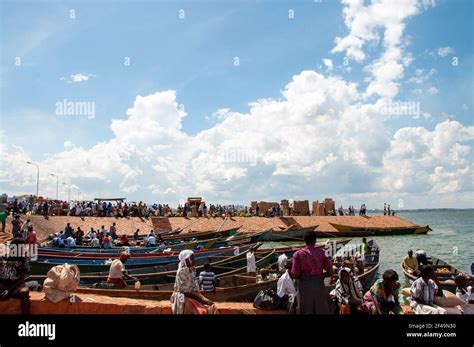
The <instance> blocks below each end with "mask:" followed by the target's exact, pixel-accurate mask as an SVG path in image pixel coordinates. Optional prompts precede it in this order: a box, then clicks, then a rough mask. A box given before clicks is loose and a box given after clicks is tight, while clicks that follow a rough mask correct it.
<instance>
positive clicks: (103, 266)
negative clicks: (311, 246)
mask: <svg viewBox="0 0 474 347" xmlns="http://www.w3.org/2000/svg"><path fill="white" fill-rule="evenodd" d="M252 246H254V247H258V246H259V244H257V245H242V246H239V247H225V248H215V249H212V250H206V251H202V252H199V251H198V252H195V257H196V259H200V258H205V257H209V256H230V255H233V254H234V252H235V249H236V248H239V252H242V251H244V250H248V249H249V248H250V247H252ZM178 254H179V253H178V252H176V253H175V254H173V255H171V256H168V255H157V256H156V257H150V258H149V259H147V258H140V259H133V258H131V259H129V260H128V261H127V263H126V266H127V268H128V269H135V268H142V267H150V266H155V265H162V264H169V263H176V262H178ZM110 262H111V260H109V259H80V258H73V257H67V258H56V257H49V258H48V257H38V260H37V261H34V262H33V261H32V262H31V263H30V266H31V274H32V275H35V274H45V273H47V272H48V271H49V270H50V269H51V268H52V267H53V266H55V265H61V264H66V263H67V264H71V265H77V266H78V267H79V269H80V271H81V273H88V272H101V271H108V270H109V268H110Z"/></svg>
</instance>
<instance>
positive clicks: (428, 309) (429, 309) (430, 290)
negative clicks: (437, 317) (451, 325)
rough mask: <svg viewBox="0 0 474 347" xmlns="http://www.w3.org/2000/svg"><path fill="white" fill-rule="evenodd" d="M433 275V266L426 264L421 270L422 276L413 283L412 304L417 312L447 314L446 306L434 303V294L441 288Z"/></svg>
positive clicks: (411, 290)
mask: <svg viewBox="0 0 474 347" xmlns="http://www.w3.org/2000/svg"><path fill="white" fill-rule="evenodd" d="M433 277H434V270H433V268H432V267H431V266H425V267H424V268H423V269H421V271H420V277H419V278H418V279H417V280H416V281H414V282H413V284H412V285H411V288H410V293H411V298H410V299H411V300H410V301H411V305H410V306H411V307H412V308H413V309H414V311H415V313H416V314H446V310H445V309H444V308H442V307H440V306H438V305H436V304H435V303H434V296H435V295H436V294H437V293H438V290H439V288H438V286H437V285H436V283H435V281H434V280H433Z"/></svg>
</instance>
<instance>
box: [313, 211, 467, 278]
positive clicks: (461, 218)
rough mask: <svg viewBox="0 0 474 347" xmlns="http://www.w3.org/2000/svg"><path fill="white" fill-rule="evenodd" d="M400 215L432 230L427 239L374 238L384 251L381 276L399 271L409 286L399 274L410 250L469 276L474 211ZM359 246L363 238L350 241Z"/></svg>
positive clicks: (382, 253)
mask: <svg viewBox="0 0 474 347" xmlns="http://www.w3.org/2000/svg"><path fill="white" fill-rule="evenodd" d="M372 215H373V214H372ZM397 215H398V216H399V217H401V218H404V219H408V220H410V221H412V222H414V223H416V224H419V225H426V224H428V225H429V226H430V227H431V229H433V230H432V231H430V232H429V233H428V234H427V235H403V236H382V237H374V239H376V240H377V243H378V244H379V246H380V249H381V264H380V269H379V273H382V272H383V271H384V270H386V269H389V268H392V269H394V270H395V271H397V273H398V275H399V276H400V281H401V282H402V284H404V285H406V284H408V282H406V281H405V278H404V276H403V273H402V272H401V270H400V263H401V261H402V259H403V257H404V256H405V255H406V253H407V250H408V249H413V251H416V250H417V249H424V250H425V251H426V253H427V254H428V255H434V256H436V257H438V258H441V259H443V260H446V261H447V262H448V263H450V264H451V265H453V266H455V267H457V268H458V269H459V270H461V271H464V272H467V273H470V264H471V263H473V262H474V210H437V211H432V210H430V211H416V212H411V211H410V212H409V211H407V212H403V211H399V212H397ZM322 240H323V239H322V238H319V239H318V241H322ZM360 242H361V238H353V239H352V241H351V243H360Z"/></svg>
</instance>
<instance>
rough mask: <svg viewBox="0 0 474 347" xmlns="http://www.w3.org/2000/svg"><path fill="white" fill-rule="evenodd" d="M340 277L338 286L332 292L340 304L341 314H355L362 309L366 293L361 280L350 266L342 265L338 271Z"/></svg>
mask: <svg viewBox="0 0 474 347" xmlns="http://www.w3.org/2000/svg"><path fill="white" fill-rule="evenodd" d="M338 277H339V279H338V280H337V282H336V288H335V289H334V290H333V291H332V292H331V296H332V297H335V298H336V300H337V302H338V304H339V313H340V314H355V313H357V311H358V309H359V310H362V307H364V306H362V304H363V303H364V300H363V298H364V293H363V289H362V285H361V284H360V282H359V280H358V279H357V278H356V277H355V276H354V275H353V274H352V271H351V269H350V268H348V267H341V268H340V269H339V272H338Z"/></svg>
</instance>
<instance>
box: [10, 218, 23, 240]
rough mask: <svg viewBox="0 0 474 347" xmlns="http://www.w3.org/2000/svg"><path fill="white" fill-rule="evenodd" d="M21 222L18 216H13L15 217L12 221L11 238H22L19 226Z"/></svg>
mask: <svg viewBox="0 0 474 347" xmlns="http://www.w3.org/2000/svg"><path fill="white" fill-rule="evenodd" d="M22 224H23V223H22V221H21V220H20V216H19V215H15V217H14V218H13V220H12V234H13V237H22V235H21V225H22Z"/></svg>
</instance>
